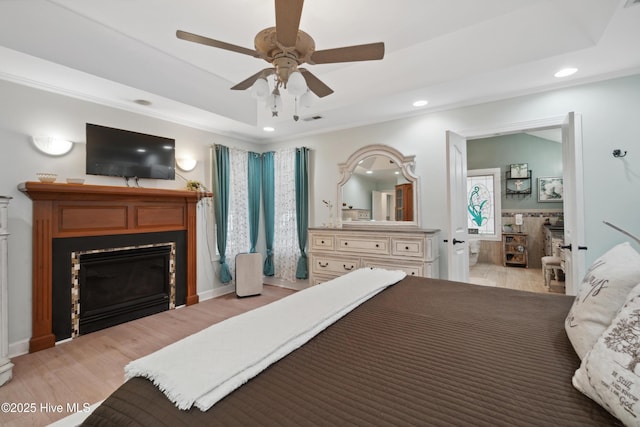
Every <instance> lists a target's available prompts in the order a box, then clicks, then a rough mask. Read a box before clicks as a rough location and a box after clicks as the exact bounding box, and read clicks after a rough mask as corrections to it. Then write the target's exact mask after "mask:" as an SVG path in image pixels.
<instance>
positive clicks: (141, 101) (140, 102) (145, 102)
mask: <svg viewBox="0 0 640 427" xmlns="http://www.w3.org/2000/svg"><path fill="white" fill-rule="evenodd" d="M133 102H135V103H136V104H138V105H144V106H145V107H148V106H149V105H151V101H149V100H148V99H135V100H134V101H133Z"/></svg>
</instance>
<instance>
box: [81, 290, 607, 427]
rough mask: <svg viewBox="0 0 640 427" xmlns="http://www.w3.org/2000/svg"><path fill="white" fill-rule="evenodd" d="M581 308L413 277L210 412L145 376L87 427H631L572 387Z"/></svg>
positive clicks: (563, 299) (562, 299)
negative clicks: (571, 335)
mask: <svg viewBox="0 0 640 427" xmlns="http://www.w3.org/2000/svg"><path fill="white" fill-rule="evenodd" d="M571 303H572V298H570V297H567V296H561V295H544V294H533V293H528V292H522V291H512V290H507V289H497V288H490V287H482V286H474V285H467V284H463V283H456V282H449V281H445V280H433V279H423V278H414V277H408V278H406V279H404V280H403V281H401V282H400V283H398V284H396V285H394V286H392V287H390V288H389V289H387V290H385V291H384V292H382V293H381V294H379V295H378V296H376V297H374V298H373V299H371V300H369V301H367V302H365V303H364V304H362V305H361V306H360V307H358V308H356V309H355V310H354V311H352V312H351V313H349V314H348V315H347V316H345V317H344V318H343V319H341V320H340V321H338V322H337V323H335V324H334V325H332V326H331V327H329V328H328V329H327V330H325V331H324V332H322V333H320V334H319V335H318V336H316V337H315V338H314V339H312V340H311V341H309V342H308V343H307V344H306V345H304V346H303V347H302V348H300V349H298V350H296V351H294V352H293V353H291V354H290V355H288V356H287V357H285V358H284V359H282V360H281V361H279V362H277V363H275V364H273V365H272V366H271V367H270V368H268V369H267V370H265V371H264V372H263V373H261V374H260V375H258V376H257V377H255V378H254V379H252V380H251V381H249V382H248V383H247V384H245V385H244V386H242V387H241V388H240V389H238V390H236V391H235V392H233V393H232V394H230V395H228V396H227V397H226V398H224V399H223V400H221V401H220V402H218V403H217V404H216V405H215V406H214V407H213V408H211V409H210V410H209V411H207V412H201V411H200V410H198V409H195V408H194V409H192V410H190V411H180V410H178V409H177V408H175V407H174V406H173V404H172V403H171V402H170V401H169V400H167V399H166V398H165V396H164V395H163V394H162V393H161V392H160V391H158V390H157V389H156V388H155V387H154V386H153V385H152V384H151V383H150V382H148V381H147V380H144V379H141V378H135V379H132V380H130V381H128V382H127V383H126V384H124V385H123V386H122V387H120V388H119V389H118V390H117V391H116V392H115V393H114V394H113V395H111V396H110V397H109V398H108V399H107V400H106V401H105V402H104V403H103V404H102V405H101V406H100V407H99V408H97V409H96V411H95V412H94V413H93V414H92V415H91V416H90V417H89V418H88V419H87V420H86V421H85V423H84V425H86V426H172V427H175V426H227V425H228V426H258V425H265V426H296V427H298V426H344V425H354V426H356V425H357V426H471V425H473V426H491V427H494V426H580V427H583V426H591V425H593V426H610V425H619V424H618V423H617V421H616V420H615V419H614V418H613V417H612V416H610V415H609V414H608V413H607V412H606V411H605V410H603V409H602V408H601V407H600V406H598V405H597V404H595V403H594V402H592V401H591V400H589V399H588V398H587V397H585V396H583V395H582V394H581V393H580V392H578V391H577V390H576V389H574V388H573V386H572V385H571V377H572V376H573V372H574V371H575V369H577V367H578V366H579V360H578V358H577V356H576V355H575V353H574V351H573V349H572V347H571V344H570V343H569V341H568V339H567V336H566V334H565V332H564V326H563V325H564V323H563V321H564V317H565V316H566V313H567V312H568V310H569V307H570V305H571ZM194 351H197V349H194ZM211 363H216V361H215V360H212V361H211Z"/></svg>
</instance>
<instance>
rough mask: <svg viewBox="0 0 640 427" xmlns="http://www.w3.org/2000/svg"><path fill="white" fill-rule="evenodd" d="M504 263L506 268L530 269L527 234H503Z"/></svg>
mask: <svg viewBox="0 0 640 427" xmlns="http://www.w3.org/2000/svg"><path fill="white" fill-rule="evenodd" d="M502 254H503V256H502V262H503V265H504V266H505V267H525V268H528V267H529V255H528V250H527V234H526V233H502Z"/></svg>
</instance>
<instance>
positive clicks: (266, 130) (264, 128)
mask: <svg viewBox="0 0 640 427" xmlns="http://www.w3.org/2000/svg"><path fill="white" fill-rule="evenodd" d="M262 130H263V131H265V132H273V131H275V130H276V128H272V127H271V126H265V127H263V128H262Z"/></svg>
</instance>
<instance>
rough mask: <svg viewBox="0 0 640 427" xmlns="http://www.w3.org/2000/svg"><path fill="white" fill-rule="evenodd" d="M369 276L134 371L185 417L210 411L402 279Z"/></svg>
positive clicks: (240, 322) (354, 275)
mask: <svg viewBox="0 0 640 427" xmlns="http://www.w3.org/2000/svg"><path fill="white" fill-rule="evenodd" d="M404 276H405V273H404V272H402V271H389V270H383V269H370V268H363V269H360V270H356V271H353V272H351V273H349V274H346V275H344V276H341V277H338V278H336V279H333V280H330V281H328V282H325V283H323V284H320V285H317V286H312V287H310V288H308V289H305V290H303V291H300V292H297V293H295V294H292V295H290V296H288V297H286V298H283V299H281V300H278V301H275V302H273V303H271V304H268V305H265V306H262V307H260V308H257V309H255V310H252V311H249V312H246V313H243V314H241V315H238V316H235V317H231V318H229V319H227V320H225V321H223V322H220V323H217V324H215V325H213V326H210V327H209V328H207V329H204V330H202V331H200V332H198V333H196V334H194V335H191V336H189V337H186V338H184V339H182V340H180V341H177V342H175V343H173V344H171V345H168V346H166V347H164V348H162V349H160V350H158V351H156V352H155V353H152V354H150V355H148V356H145V357H142V358H140V359H138V360H135V361H133V362H131V363H129V364H128V365H127V366H126V367H125V377H126V378H127V379H130V378H132V377H137V376H139V377H145V378H148V379H149V380H151V381H152V382H153V383H154V384H155V385H156V386H157V387H158V388H159V389H160V390H161V391H162V392H163V393H164V394H165V395H166V396H167V397H168V398H169V400H171V401H172V402H173V403H175V405H176V406H177V407H178V408H180V409H189V408H191V407H192V406H193V405H194V404H195V406H196V407H197V408H199V409H200V410H202V411H206V410H207V409H209V408H211V407H212V406H213V405H214V404H215V403H216V402H218V401H219V400H221V399H222V398H223V397H225V396H226V395H227V394H229V393H231V392H232V391H233V390H235V389H236V388H238V387H240V386H241V385H242V384H244V383H246V382H247V381H248V380H250V379H251V378H253V377H254V376H256V375H257V374H259V373H260V372H261V371H263V370H264V369H266V368H267V367H268V366H269V365H271V364H272V363H274V362H276V361H278V360H280V359H281V358H283V357H284V356H286V355H287V354H289V353H290V352H291V351H293V350H295V349H296V348H298V347H300V346H301V345H303V344H304V343H306V342H307V341H309V340H310V339H311V338H313V337H314V336H315V335H316V334H318V333H319V332H321V331H322V330H324V329H325V328H326V327H327V326H329V325H331V324H332V323H333V322H335V321H336V320H338V319H340V318H341V317H342V316H344V315H345V314H347V313H348V312H349V311H351V310H352V309H353V308H355V307H357V306H358V305H360V304H361V303H363V302H364V301H366V300H368V299H369V298H371V297H372V296H374V295H376V294H377V293H379V292H380V291H382V290H383V289H385V288H386V287H387V286H389V285H392V284H394V283H396V282H398V281H400V280H401V279H402V278H404Z"/></svg>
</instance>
